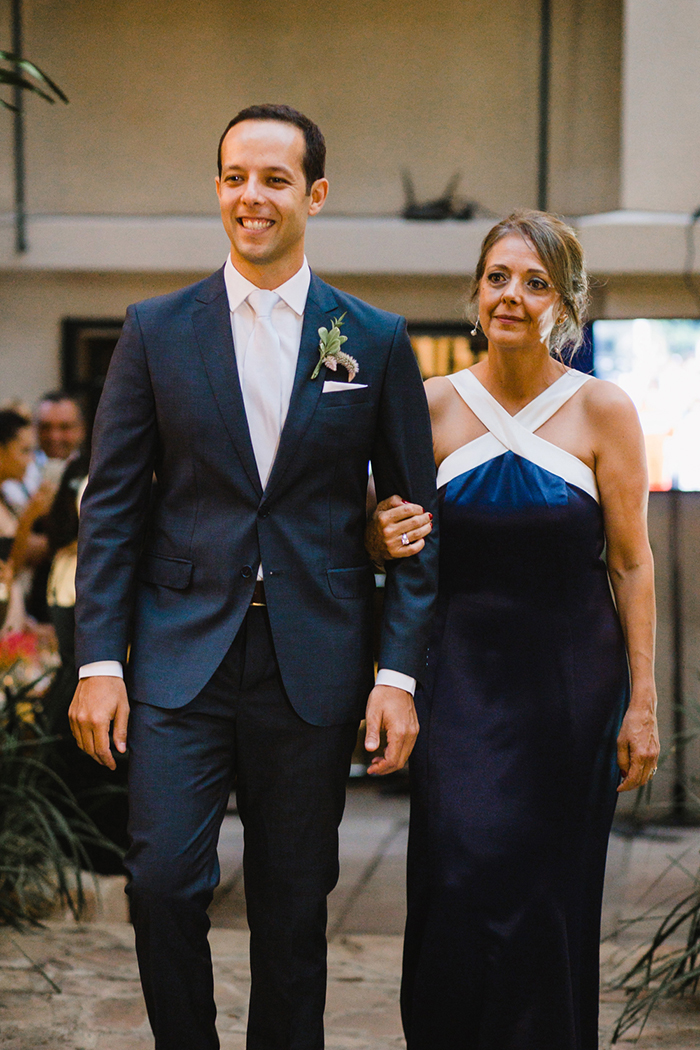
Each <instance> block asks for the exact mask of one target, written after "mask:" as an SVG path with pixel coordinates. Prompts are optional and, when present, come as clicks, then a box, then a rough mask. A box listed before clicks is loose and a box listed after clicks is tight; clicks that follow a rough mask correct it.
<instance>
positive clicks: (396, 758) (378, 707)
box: [365, 685, 418, 776]
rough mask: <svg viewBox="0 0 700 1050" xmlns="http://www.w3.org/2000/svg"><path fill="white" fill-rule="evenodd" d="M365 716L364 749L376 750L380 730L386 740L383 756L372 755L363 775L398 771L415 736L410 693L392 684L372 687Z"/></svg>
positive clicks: (415, 723) (415, 729) (414, 740)
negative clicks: (384, 733) (383, 732)
mask: <svg viewBox="0 0 700 1050" xmlns="http://www.w3.org/2000/svg"><path fill="white" fill-rule="evenodd" d="M365 717H366V719H367V732H366V734H365V749H366V750H367V751H376V750H377V748H378V747H379V743H380V733H381V731H382V729H384V730H385V732H386V739H387V744H386V750H385V752H384V755H383V756H380V755H375V756H374V758H373V759H372V761H371V763H370V766H369V769H368V770H367V772H368V773H372V774H375V775H379V776H385V775H386V774H387V773H395V772H396V770H397V769H402V768H403V766H405V765H406V762H407V761H408V756H409V755H410V754H411V751H413V745H414V744H415V742H416V737H417V736H418V716H417V715H416V709H415V707H414V706H413V697H412V696H411V694H410V693H407V692H406V691H405V689H397V688H396V686H393V685H375V687H374V689H373V690H372V692H371V693H370V694H369V700H368V701H367V713H366V715H365Z"/></svg>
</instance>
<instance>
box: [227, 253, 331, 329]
mask: <svg viewBox="0 0 700 1050" xmlns="http://www.w3.org/2000/svg"><path fill="white" fill-rule="evenodd" d="M224 283H225V285H226V295H227V296H228V305H229V309H230V311H231V313H233V312H234V311H235V310H237V309H238V307H239V306H240V305H241V303H242V302H243V301H244V300H245V299H247V297H248V296H249V295H250V293H251V292H253V291H255V289H256V287H257V285H254V284H253V283H252V282H251V281H249V280H248V278H247V277H244V276H243V274H242V273H239V272H238V270H237V269H236V267H235V266H234V265H233V263H232V262H231V256H230V255H228V256H227V257H226V262H225V264H224ZM310 283H311V270H310V269H309V264H308V262H307V260H306V256H304V261H303V263H302V264H301V267H300V268H299V269H298V270H297V272H296V273H295V274H294V276H293V277H290V278H289V280H288V281H285V282H284V284H281V285H280V286H279V288H275V289H273V290H274V291H275V292H277V294H278V295H279V297H280V299H282V300H283V302H285V303H286V304H287V306H289V307H291V309H292V310H293V311H294V313H295V314H298V316H299V317H301V316H302V314H303V313H304V310H305V308H306V298H307V296H308V294H309V284H310Z"/></svg>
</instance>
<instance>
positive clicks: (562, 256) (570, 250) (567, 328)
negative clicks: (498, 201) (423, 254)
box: [468, 211, 588, 355]
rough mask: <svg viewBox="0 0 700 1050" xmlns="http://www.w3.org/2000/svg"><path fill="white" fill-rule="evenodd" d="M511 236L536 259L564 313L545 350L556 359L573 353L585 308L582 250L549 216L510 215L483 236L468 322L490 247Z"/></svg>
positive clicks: (564, 227) (571, 233) (580, 338)
mask: <svg viewBox="0 0 700 1050" xmlns="http://www.w3.org/2000/svg"><path fill="white" fill-rule="evenodd" d="M511 233H517V234H519V236H520V237H522V238H523V240H524V241H526V242H527V243H528V244H529V245H530V247H531V248H532V250H533V251H534V252H535V253H536V254H537V255H538V256H539V259H540V262H541V263H542V265H543V266H544V268H545V270H546V271H547V273H548V274H549V277H550V279H551V281H552V284H553V285H554V288H555V290H556V291H557V292H558V293H559V295H560V296H561V301H562V303H563V305H564V308H565V310H566V315H565V318H564V320H563V321H562V322H561V323H560V324H556V325H555V326H554V328H553V329H552V334H551V335H550V337H549V349H550V350H551V351H552V352H553V353H554V354H556V355H560V354H561V351H562V349H563V348H564V347H566V348H567V349H569V350H572V351H573V350H576V349H577V348H578V347H579V346H580V345H581V343H582V342H583V323H584V315H585V312H586V306H587V305H588V275H587V274H586V270H585V266H584V260H583V249H582V247H581V244H580V242H579V239H578V237H577V236H576V234H575V233H574V231H573V230H572V228H571V227H570V226H568V225H567V224H566V223H565V222H562V220H561V219H560V218H558V217H557V216H556V215H550V214H549V212H545V211H516V212H513V214H512V215H509V216H508V218H507V219H503V220H502V221H501V222H499V223H497V224H496V225H495V226H494V227H492V229H490V230H489V232H488V233H487V234H486V237H485V238H484V241H483V244H482V245H481V254H480V255H479V261H478V263H477V266H476V272H475V273H474V277H473V279H472V286H471V293H470V296H469V307H468V313H469V315H470V318H471V319H472V320H476V319H477V318H478V298H479V286H480V284H481V278H482V277H483V276H484V270H485V269H486V258H487V256H488V254H489V252H490V251H491V249H492V248H493V246H494V245H495V244H497V243H498V241H500V240H501V239H502V238H503V237H507V236H508V235H509V234H511Z"/></svg>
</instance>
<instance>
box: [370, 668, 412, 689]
mask: <svg viewBox="0 0 700 1050" xmlns="http://www.w3.org/2000/svg"><path fill="white" fill-rule="evenodd" d="M375 685H393V686H394V688H395V689H404V690H405V691H406V692H407V693H410V694H411V696H413V695H414V693H415V691H416V680H415V678H411V676H410V675H407V674H402V673H401V671H390V670H388V669H387V668H385V667H383V668H381V670H379V671H378V672H377V679H376V682H375Z"/></svg>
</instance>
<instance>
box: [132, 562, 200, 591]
mask: <svg viewBox="0 0 700 1050" xmlns="http://www.w3.org/2000/svg"><path fill="white" fill-rule="evenodd" d="M139 579H140V580H143V582H144V583H157V584H160V586H161V587H172V588H173V590H176V591H184V589H185V587H188V586H189V583H190V580H191V579H192V562H191V561H187V560H186V559H185V558H168V557H166V556H165V555H163V554H144V556H143V558H142V559H141V564H140V565H139Z"/></svg>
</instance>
